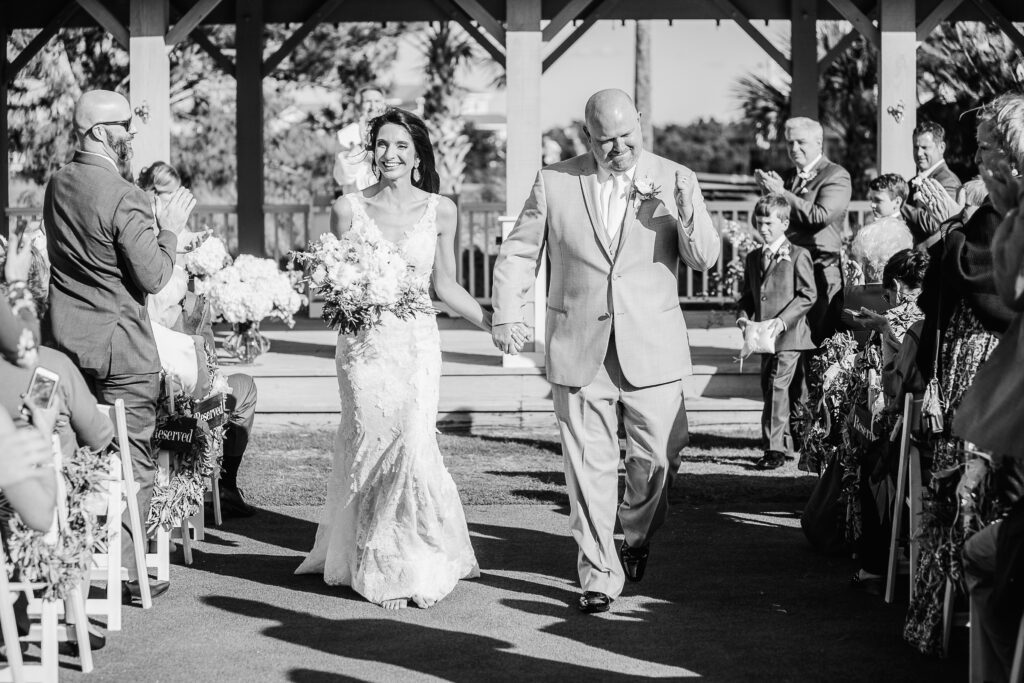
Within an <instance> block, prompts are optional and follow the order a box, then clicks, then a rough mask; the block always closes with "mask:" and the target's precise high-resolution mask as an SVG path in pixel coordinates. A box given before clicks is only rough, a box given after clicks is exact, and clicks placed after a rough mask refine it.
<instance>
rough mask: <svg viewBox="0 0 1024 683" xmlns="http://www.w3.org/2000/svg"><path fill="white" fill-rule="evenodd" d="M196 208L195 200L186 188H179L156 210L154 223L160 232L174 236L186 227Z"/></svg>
mask: <svg viewBox="0 0 1024 683" xmlns="http://www.w3.org/2000/svg"><path fill="white" fill-rule="evenodd" d="M195 207H196V198H195V197H193V196H192V193H191V192H189V190H188V188H185V187H179V188H178V189H177V190H175V191H174V194H172V195H171V197H170V199H168V200H167V201H166V202H164V203H163V204H162V205H161V206H159V207H158V208H157V211H156V222H157V225H159V226H160V229H161V230H170V231H171V232H173V233H174V234H175V235H177V234H178V233H180V232H181V231H182V230H184V229H185V226H186V225H188V217H189V216H190V215H192V209H194V208H195Z"/></svg>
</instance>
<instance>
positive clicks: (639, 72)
mask: <svg viewBox="0 0 1024 683" xmlns="http://www.w3.org/2000/svg"><path fill="white" fill-rule="evenodd" d="M634 68H635V73H636V77H635V79H634V82H633V90H634V93H633V94H634V96H635V99H636V108H637V110H638V111H640V112H641V113H642V116H641V117H640V132H641V134H642V136H643V140H644V149H646V150H648V151H650V150H653V149H654V119H652V118H651V22H650V21H637V22H636V61H635V64H634Z"/></svg>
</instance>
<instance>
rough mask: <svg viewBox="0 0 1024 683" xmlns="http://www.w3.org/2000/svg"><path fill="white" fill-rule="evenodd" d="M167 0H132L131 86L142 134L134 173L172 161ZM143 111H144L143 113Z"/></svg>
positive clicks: (136, 121)
mask: <svg viewBox="0 0 1024 683" xmlns="http://www.w3.org/2000/svg"><path fill="white" fill-rule="evenodd" d="M168 12H169V7H168V2H167V0H132V2H131V10H130V15H129V20H130V21H129V38H128V58H129V78H128V89H129V99H130V101H131V105H132V111H133V112H134V113H135V116H134V124H135V128H136V129H137V130H138V134H137V135H136V136H135V139H134V140H133V141H132V149H133V151H134V154H133V156H132V173H134V174H135V175H136V176H138V174H139V171H141V170H142V169H143V168H144V167H146V166H148V165H149V164H152V163H153V162H154V161H166V162H168V163H170V162H171V94H170V92H171V91H170V86H171V82H170V81H171V64H170V60H168V58H167V45H166V44H165V43H164V36H166V35H167V21H168ZM140 112H141V113H140Z"/></svg>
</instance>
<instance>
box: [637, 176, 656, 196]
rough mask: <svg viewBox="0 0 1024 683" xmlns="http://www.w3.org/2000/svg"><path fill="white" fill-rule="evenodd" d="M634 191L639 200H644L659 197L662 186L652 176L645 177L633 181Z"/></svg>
mask: <svg viewBox="0 0 1024 683" xmlns="http://www.w3.org/2000/svg"><path fill="white" fill-rule="evenodd" d="M633 192H634V196H635V197H636V199H637V201H640V202H644V201H647V200H648V199H657V198H658V194H659V193H660V192H661V188H660V187H658V186H657V185H655V184H654V181H652V180H651V179H650V178H646V177H645V178H639V179H637V180H634V181H633Z"/></svg>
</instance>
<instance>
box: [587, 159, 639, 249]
mask: <svg viewBox="0 0 1024 683" xmlns="http://www.w3.org/2000/svg"><path fill="white" fill-rule="evenodd" d="M635 175H636V165H634V166H633V168H631V169H629V170H628V171H623V172H621V173H613V172H612V171H609V170H608V169H605V168H601V167H600V166H599V167H598V169H597V173H596V174H595V175H594V181H595V182H596V183H597V197H598V205H599V207H600V208H599V211H601V219H602V221H603V222H604V229H605V231H606V232H607V233H608V241H609V243H610V244H614V240H615V235H617V234H618V232H619V229H620V228H621V227H622V223H623V221H625V220H626V210H627V209H628V207H629V197H630V195H631V194H632V190H633V178H634V176H635Z"/></svg>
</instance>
